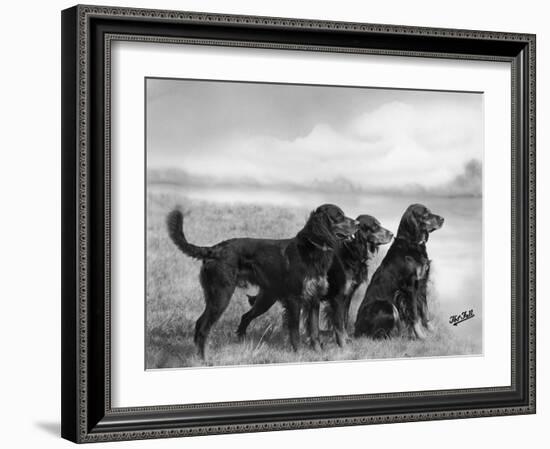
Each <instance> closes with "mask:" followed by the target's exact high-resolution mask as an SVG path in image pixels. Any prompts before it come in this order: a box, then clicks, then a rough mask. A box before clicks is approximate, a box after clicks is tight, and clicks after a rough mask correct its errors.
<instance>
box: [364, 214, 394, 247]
mask: <svg viewBox="0 0 550 449" xmlns="http://www.w3.org/2000/svg"><path fill="white" fill-rule="evenodd" d="M356 220H357V222H358V223H359V228H358V230H357V233H356V234H355V240H354V242H356V243H355V244H356V246H361V248H360V249H361V253H362V254H365V253H366V254H367V255H370V254H372V253H375V252H377V251H378V247H379V246H380V245H386V244H387V243H390V242H391V239H392V238H393V233H392V232H391V231H389V230H388V229H386V228H384V227H382V225H381V224H380V222H379V221H378V220H377V219H376V218H374V217H373V216H371V215H359V216H358V217H357V219H356Z"/></svg>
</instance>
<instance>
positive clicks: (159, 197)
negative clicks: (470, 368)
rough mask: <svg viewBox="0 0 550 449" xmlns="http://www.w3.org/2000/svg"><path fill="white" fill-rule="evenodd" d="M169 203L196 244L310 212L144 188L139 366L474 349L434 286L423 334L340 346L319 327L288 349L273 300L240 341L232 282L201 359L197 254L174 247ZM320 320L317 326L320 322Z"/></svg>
mask: <svg viewBox="0 0 550 449" xmlns="http://www.w3.org/2000/svg"><path fill="white" fill-rule="evenodd" d="M176 205H179V206H180V207H181V208H182V209H183V210H184V212H185V213H187V214H188V215H187V216H186V219H185V223H184V229H185V234H186V236H187V238H188V239H189V241H191V242H193V243H196V244H199V245H212V244H214V243H217V242H219V241H221V240H225V239H228V238H232V237H245V236H246V237H263V238H287V237H292V236H294V235H295V234H296V233H297V231H298V230H299V229H301V227H302V226H303V224H304V223H305V220H306V218H307V216H308V214H309V211H308V210H306V209H300V208H282V207H277V206H257V205H250V204H235V205H231V204H214V203H208V202H204V201H195V200H189V199H187V198H185V197H184V196H182V195H180V194H178V193H177V190H171V189H170V188H167V187H152V188H149V191H148V196H147V261H146V264H147V292H146V347H145V357H146V366H147V368H149V369H153V368H177V367H190V366H204V365H216V366H219V365H240V364H265V363H296V362H312V361H330V360H358V359H377V358H404V357H429V356H447V355H466V354H479V353H480V352H481V343H480V340H479V339H476V338H473V337H470V336H468V335H460V336H459V335H457V334H456V333H453V332H451V330H450V326H449V325H448V323H447V318H446V317H444V316H443V315H442V313H441V312H440V308H439V304H438V301H437V298H435V297H434V296H435V295H434V294H431V295H430V296H429V301H430V310H431V311H432V314H433V315H434V317H433V324H434V328H435V330H434V333H433V334H432V335H430V336H429V337H428V338H427V339H426V340H424V341H414V340H408V339H405V338H403V339H400V338H397V339H392V340H382V341H374V340H370V339H368V338H361V339H355V340H352V341H351V342H350V343H349V344H348V345H347V347H346V348H344V349H342V348H339V347H338V346H337V345H336V343H335V342H334V338H333V337H332V335H330V334H329V333H328V332H326V333H323V335H322V343H323V350H322V351H321V352H314V351H312V350H310V349H309V347H308V346H307V344H305V341H304V344H303V345H302V348H301V349H300V351H299V352H298V353H294V352H293V351H291V350H290V348H289V344H288V342H287V332H286V330H285V329H284V327H283V321H282V310H281V307H280V305H279V304H276V305H275V306H274V307H272V309H271V310H269V311H268V312H267V313H266V314H265V315H263V316H261V317H259V318H257V319H256V320H255V321H254V322H253V323H252V324H251V325H250V327H249V329H248V335H247V339H246V340H245V341H244V342H239V340H238V339H237V336H236V329H237V326H238V324H239V321H240V317H241V315H242V314H243V313H244V312H246V311H247V310H248V308H249V306H248V302H247V300H246V296H245V293H246V292H245V291H243V290H239V289H238V290H237V291H236V292H235V294H234V296H233V299H232V301H231V303H230V305H229V307H228V308H227V310H226V311H225V313H224V314H223V315H222V317H221V319H220V320H219V321H218V323H216V325H215V326H214V327H213V329H212V332H211V334H210V338H209V344H208V349H207V361H206V362H204V361H203V360H201V359H200V358H198V357H197V355H196V349H195V347H194V345H193V332H194V326H195V321H196V320H197V318H198V317H199V316H200V314H201V313H202V311H203V309H204V301H203V296H202V290H201V287H200V284H199V280H198V273H199V268H200V262H198V261H195V260H193V259H191V258H189V257H187V256H186V255H184V254H183V253H181V252H180V251H179V250H178V249H176V247H175V245H174V244H173V243H172V241H171V240H170V239H169V237H168V235H167V232H166V227H165V221H164V220H165V217H166V214H167V213H168V212H169V211H170V210H171V209H172V208H173V207H175V206H176ZM383 254H384V250H382V251H380V253H379V255H378V257H377V259H376V260H374V261H373V266H372V269H371V272H373V271H374V269H376V266H377V265H378V263H379V262H380V259H381V257H383ZM435 282H437V280H435ZM434 290H435V289H434ZM249 293H250V292H249ZM363 293H364V288H363V289H361V290H360V291H359V292H358V293H357V294H356V297H355V298H354V301H353V303H352V309H351V320H350V322H351V323H353V322H354V319H355V313H356V310H357V307H358V306H359V303H360V301H361V299H362V297H363ZM321 327H322V328H324V327H325V326H324V324H322V325H321ZM302 334H303V326H302Z"/></svg>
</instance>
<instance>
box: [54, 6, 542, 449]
mask: <svg viewBox="0 0 550 449" xmlns="http://www.w3.org/2000/svg"><path fill="white" fill-rule="evenodd" d="M113 40H140V41H145V42H150V41H153V42H175V43H177V42H185V43H194V44H197V45H201V44H202V45H204V44H209V45H222V46H245V47H260V48H265V49H266V51H269V50H268V49H270V48H277V49H299V50H304V51H323V52H351V53H366V54H384V55H410V56H418V57H435V58H452V59H478V60H494V61H508V62H509V63H510V64H511V67H512V85H511V91H512V117H511V130H512V142H511V143H512V173H511V177H512V204H511V208H512V236H511V237H512V274H513V276H512V310H511V314H512V342H511V343H512V344H511V348H512V357H511V360H512V365H511V367H510V369H511V373H512V384H511V385H510V386H509V387H494V388H478V389H468V390H449V391H424V392H411V393H388V394H375V395H354V396H341V397H319V398H290V399H285V400H266V401H249V402H233V403H219V404H209V405H206V406H205V405H201V404H194V405H174V406H151V407H142V408H133V409H129V408H126V409H117V408H112V407H111V404H110V398H111V392H110V341H109V335H110V334H109V331H110V313H109V311H110V266H109V263H110V166H109V162H110V139H109V136H110V115H109V98H110V83H109V81H110V78H109V77H110V44H111V42H112V41H113ZM62 86H63V87H62V436H63V437H65V438H67V439H69V440H72V441H75V442H91V441H108V440H126V439H142V438H161V437H171V436H185V435H202V434H213V433H228V432H252V431H268V430H279V429H296V428H312V427H326V426H346V425H356V424H370V423H388V422H403V421H420V420H431V419H447V418H465V417H477V416H495V415H511V414H527V413H534V412H535V36H534V35H530V34H515V33H501V32H485V31H467V30H452V29H435V28H420V27H404V26H393V25H373V24H364V23H344V22H325V21H312V20H298V19H279V18H269V17H254V16H232V15H215V14H203V13H190V12H177V11H157V10H142V9H127V8H117V7H98V6H75V7H73V8H70V9H67V10H65V11H63V12H62Z"/></svg>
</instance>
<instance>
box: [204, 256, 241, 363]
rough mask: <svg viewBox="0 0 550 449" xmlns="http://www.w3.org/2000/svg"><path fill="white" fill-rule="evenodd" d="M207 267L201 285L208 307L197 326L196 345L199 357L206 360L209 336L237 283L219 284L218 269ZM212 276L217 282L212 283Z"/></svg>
mask: <svg viewBox="0 0 550 449" xmlns="http://www.w3.org/2000/svg"><path fill="white" fill-rule="evenodd" d="M205 268H206V267H204V266H203V269H202V270H201V277H200V280H201V285H202V289H203V292H204V299H205V302H206V307H205V308H204V312H203V313H202V315H201V316H200V317H199V319H198V320H197V323H196V324H195V338H194V341H195V345H196V346H197V351H198V354H199V356H200V357H201V358H202V359H204V358H205V355H206V354H205V347H206V340H207V338H208V334H209V333H210V329H212V326H213V325H214V324H215V323H216V321H218V320H219V318H220V317H221V316H222V314H223V312H224V311H225V309H226V308H227V306H228V305H229V301H230V300H231V296H233V292H234V291H235V286H236V285H235V283H231V282H226V283H225V284H220V283H219V278H220V276H219V272H218V268H217V267H208V268H207V269H205ZM210 276H212V277H214V276H216V280H218V283H216V282H210Z"/></svg>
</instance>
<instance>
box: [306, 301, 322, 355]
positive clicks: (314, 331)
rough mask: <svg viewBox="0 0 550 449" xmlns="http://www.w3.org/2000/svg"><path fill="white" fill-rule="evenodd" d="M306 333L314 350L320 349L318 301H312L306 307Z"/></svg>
mask: <svg viewBox="0 0 550 449" xmlns="http://www.w3.org/2000/svg"><path fill="white" fill-rule="evenodd" d="M307 312H308V317H307V325H308V333H309V342H310V344H311V347H312V348H313V350H314V351H320V350H321V342H320V340H319V301H314V302H313V303H312V304H310V306H309V307H308V311H307Z"/></svg>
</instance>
